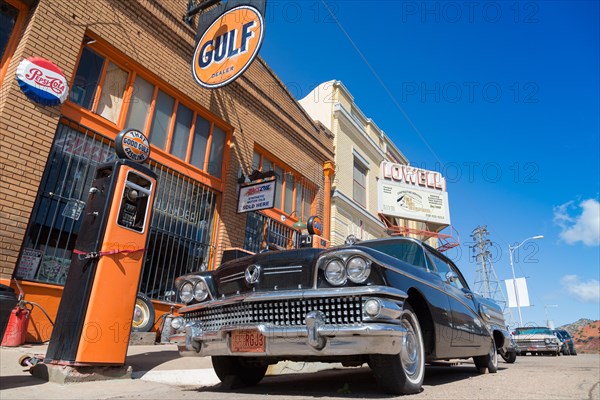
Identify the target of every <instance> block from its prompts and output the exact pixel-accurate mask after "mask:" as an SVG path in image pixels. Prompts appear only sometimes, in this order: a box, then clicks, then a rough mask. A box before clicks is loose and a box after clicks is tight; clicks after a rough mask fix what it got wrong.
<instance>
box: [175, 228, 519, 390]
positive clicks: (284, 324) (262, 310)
mask: <svg viewBox="0 0 600 400" xmlns="http://www.w3.org/2000/svg"><path fill="white" fill-rule="evenodd" d="M176 286H177V289H178V293H179V296H180V298H181V300H182V301H183V303H184V304H186V305H185V306H184V307H182V308H181V309H180V310H179V312H180V313H181V315H182V317H183V319H184V324H185V333H183V334H180V335H177V336H175V337H173V338H172V341H174V342H176V343H177V344H178V347H179V351H180V354H181V355H183V356H212V362H213V367H214V370H215V372H216V374H217V376H218V377H219V378H220V379H221V380H225V379H226V378H227V377H233V379H237V381H239V382H241V383H243V384H246V385H254V384H256V383H258V382H259V381H260V380H261V379H262V378H263V377H264V375H265V373H266V371H267V367H268V365H269V364H274V363H277V362H279V361H283V360H292V361H320V362H341V363H342V364H344V365H347V366H359V365H362V364H363V363H368V365H369V366H370V367H371V369H372V370H373V373H374V375H375V378H376V380H377V382H378V384H379V386H380V387H381V388H382V389H383V390H385V391H386V392H389V393H394V394H409V393H417V392H419V391H420V390H421V385H422V383H423V377H424V373H425V363H426V362H433V361H439V360H448V359H455V358H469V357H473V360H474V361H475V365H476V367H477V368H478V369H480V370H485V369H487V370H489V372H496V371H497V368H498V356H497V352H500V353H501V354H502V353H503V352H504V351H506V349H507V346H509V344H510V339H509V333H508V332H507V331H506V330H505V328H504V327H505V323H504V319H503V315H502V312H501V309H500V308H499V306H498V305H496V304H495V303H493V302H492V301H490V300H487V299H484V298H482V297H480V296H478V295H477V294H475V293H473V292H471V291H470V290H469V287H468V285H467V283H466V281H465V279H464V277H463V276H462V274H461V273H460V271H459V270H458V269H457V267H456V266H455V265H454V263H453V262H452V261H450V260H449V259H448V258H446V257H445V256H444V255H443V254H441V253H440V252H438V251H437V250H435V249H433V248H432V247H430V246H428V245H426V244H424V243H422V242H420V241H418V240H414V239H409V238H403V237H392V238H387V239H377V240H370V241H361V242H356V243H352V244H348V245H344V246H340V247H335V248H331V249H326V250H323V249H313V248H306V249H297V250H288V251H275V252H266V253H259V254H256V255H253V256H248V257H243V258H239V259H236V260H233V261H229V262H226V263H223V264H222V265H221V267H220V268H218V269H217V270H215V271H212V272H203V273H197V274H189V275H185V276H182V277H180V278H178V279H177V282H176Z"/></svg>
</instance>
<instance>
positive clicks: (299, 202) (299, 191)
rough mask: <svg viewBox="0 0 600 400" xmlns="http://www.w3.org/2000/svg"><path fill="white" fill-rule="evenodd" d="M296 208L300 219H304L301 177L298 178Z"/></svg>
mask: <svg viewBox="0 0 600 400" xmlns="http://www.w3.org/2000/svg"><path fill="white" fill-rule="evenodd" d="M294 210H295V211H296V216H297V217H298V219H302V218H301V217H302V184H301V183H300V180H299V179H296V204H295V206H294ZM305 219H306V217H305Z"/></svg>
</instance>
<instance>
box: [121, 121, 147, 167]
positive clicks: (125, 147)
mask: <svg viewBox="0 0 600 400" xmlns="http://www.w3.org/2000/svg"><path fill="white" fill-rule="evenodd" d="M115 150H116V151H117V156H119V158H126V159H128V160H131V161H135V162H139V163H143V162H144V161H146V160H147V159H148V157H150V145H149V144H148V139H146V136H144V134H143V133H142V132H140V131H136V130H135V129H124V130H122V131H121V132H119V134H118V135H117V137H116V138H115Z"/></svg>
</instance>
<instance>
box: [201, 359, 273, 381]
mask: <svg viewBox="0 0 600 400" xmlns="http://www.w3.org/2000/svg"><path fill="white" fill-rule="evenodd" d="M212 365H213V369H214V370H215V374H217V376H218V377H219V379H220V380H221V382H224V381H225V380H226V379H227V378H228V377H232V378H233V379H235V380H236V381H239V382H241V383H242V384H244V385H245V386H253V385H256V384H257V383H258V382H260V381H261V380H262V379H263V378H264V377H265V374H266V373H267V368H268V365H263V364H253V363H252V362H251V361H250V360H247V359H245V357H236V356H213V357H212Z"/></svg>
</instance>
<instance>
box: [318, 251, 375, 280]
mask: <svg viewBox="0 0 600 400" xmlns="http://www.w3.org/2000/svg"><path fill="white" fill-rule="evenodd" d="M323 270H324V273H325V280H326V281H327V282H328V283H329V284H330V285H333V286H342V285H344V284H345V283H346V282H347V281H348V279H349V280H350V281H351V282H354V283H363V282H365V281H366V280H367V279H368V278H369V275H370V274H371V261H370V260H368V259H366V258H365V257H361V256H356V255H354V256H352V257H349V258H345V257H343V256H342V257H341V258H338V257H335V258H332V259H330V260H329V261H327V263H326V264H325V267H324V268H323Z"/></svg>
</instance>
